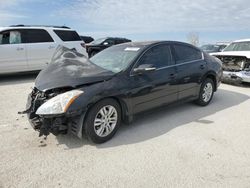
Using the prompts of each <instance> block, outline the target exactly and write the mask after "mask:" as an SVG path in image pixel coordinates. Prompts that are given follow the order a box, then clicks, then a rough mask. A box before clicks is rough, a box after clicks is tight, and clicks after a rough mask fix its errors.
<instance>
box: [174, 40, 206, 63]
mask: <svg viewBox="0 0 250 188" xmlns="http://www.w3.org/2000/svg"><path fill="white" fill-rule="evenodd" d="M174 50H175V57H176V63H177V64H178V63H184V62H187V61H194V60H198V59H201V58H202V56H201V52H200V51H199V50H197V49H195V48H192V47H190V46H187V45H178V44H177V45H174Z"/></svg>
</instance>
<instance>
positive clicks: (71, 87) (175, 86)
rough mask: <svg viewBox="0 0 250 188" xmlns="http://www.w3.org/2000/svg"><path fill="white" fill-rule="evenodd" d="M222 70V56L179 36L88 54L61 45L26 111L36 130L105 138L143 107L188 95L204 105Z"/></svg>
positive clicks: (100, 140) (98, 139)
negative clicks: (168, 39)
mask: <svg viewBox="0 0 250 188" xmlns="http://www.w3.org/2000/svg"><path fill="white" fill-rule="evenodd" d="M221 75H222V66H221V62H220V60H218V59H217V58H214V57H212V56H210V55H208V54H206V53H204V52H202V51H201V50H200V49H198V48H196V47H194V46H192V45H189V44H186V43H181V42H172V41H161V42H131V43H125V44H120V45H116V46H113V47H110V48H108V49H106V50H104V51H102V52H100V53H98V54H97V55H95V56H94V57H92V58H91V59H87V58H85V57H84V56H82V55H81V54H78V53H77V52H75V51H74V50H70V49H67V48H65V47H61V48H60V49H59V50H58V51H57V52H56V54H55V55H54V58H53V60H52V63H51V64H50V65H49V66H48V67H47V68H46V69H44V70H43V71H41V72H40V74H39V75H38V77H37V78H36V81H35V88H34V89H33V91H32V93H31V94H30V95H29V97H28V103H27V110H26V113H28V118H29V121H30V123H31V125H32V126H33V128H34V129H35V130H38V131H39V132H40V136H42V135H45V136H47V135H48V134H49V133H53V134H54V135H58V134H60V133H67V132H71V133H73V134H75V135H76V136H78V137H80V138H81V137H82V135H86V136H87V137H88V138H89V139H90V140H91V141H93V142H94V143H103V142H105V141H107V140H109V139H111V138H112V137H113V136H114V134H115V133H116V131H117V129H118V128H119V126H120V124H121V122H122V121H123V122H126V123H129V122H131V121H132V120H133V116H134V115H135V114H137V113H140V112H143V111H145V110H149V109H152V108H155V107H159V106H162V105H166V104H170V103H174V102H177V101H190V100H191V101H195V102H196V103H197V104H199V105H202V106H206V105H207V104H209V102H210V101H211V100H212V97H213V94H214V92H215V91H216V90H217V88H218V86H219V84H220V79H221ZM187 113H188V112H187Z"/></svg>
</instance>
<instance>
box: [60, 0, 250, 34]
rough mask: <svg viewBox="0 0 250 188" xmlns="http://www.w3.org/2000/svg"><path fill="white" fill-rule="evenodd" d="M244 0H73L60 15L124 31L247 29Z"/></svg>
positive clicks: (246, 12)
mask: <svg viewBox="0 0 250 188" xmlns="http://www.w3.org/2000/svg"><path fill="white" fill-rule="evenodd" d="M249 12H250V6H249V1H248V0H237V1H235V0H225V1H218V0H209V1H207V0H193V1H190V0H77V1H74V2H72V1H71V2H68V4H67V5H65V8H63V9H61V10H60V15H61V16H65V17H67V18H69V17H70V18H73V19H75V20H79V23H83V22H85V23H88V24H92V25H93V27H95V28H101V29H102V30H107V31H114V30H115V31H120V32H127V33H130V32H131V33H135V32H136V33H141V32H143V33H145V32H166V31H229V30H230V31H234V30H249V28H250V22H249V20H250V14H249Z"/></svg>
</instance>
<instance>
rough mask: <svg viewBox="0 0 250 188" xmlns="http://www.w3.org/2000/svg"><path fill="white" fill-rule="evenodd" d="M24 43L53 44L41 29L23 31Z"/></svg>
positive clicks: (47, 34) (46, 33)
mask: <svg viewBox="0 0 250 188" xmlns="http://www.w3.org/2000/svg"><path fill="white" fill-rule="evenodd" d="M22 36H23V42H24V43H41V42H53V41H54V40H53V39H52V38H51V36H50V35H49V33H48V32H47V31H45V30H43V29H24V30H22Z"/></svg>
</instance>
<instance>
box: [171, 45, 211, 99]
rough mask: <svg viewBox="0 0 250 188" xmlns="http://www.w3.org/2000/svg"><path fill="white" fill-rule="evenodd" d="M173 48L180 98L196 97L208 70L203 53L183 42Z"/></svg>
mask: <svg viewBox="0 0 250 188" xmlns="http://www.w3.org/2000/svg"><path fill="white" fill-rule="evenodd" d="M173 50H174V54H175V61H176V68H177V75H178V76H177V82H178V87H179V88H178V90H179V95H178V99H183V98H189V97H194V96H196V95H197V94H198V92H199V85H200V83H201V79H202V77H203V75H204V74H205V73H206V70H207V64H206V62H205V61H204V58H203V54H202V52H201V51H200V50H199V49H197V48H195V47H192V46H191V45H187V44H182V43H177V44H173Z"/></svg>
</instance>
